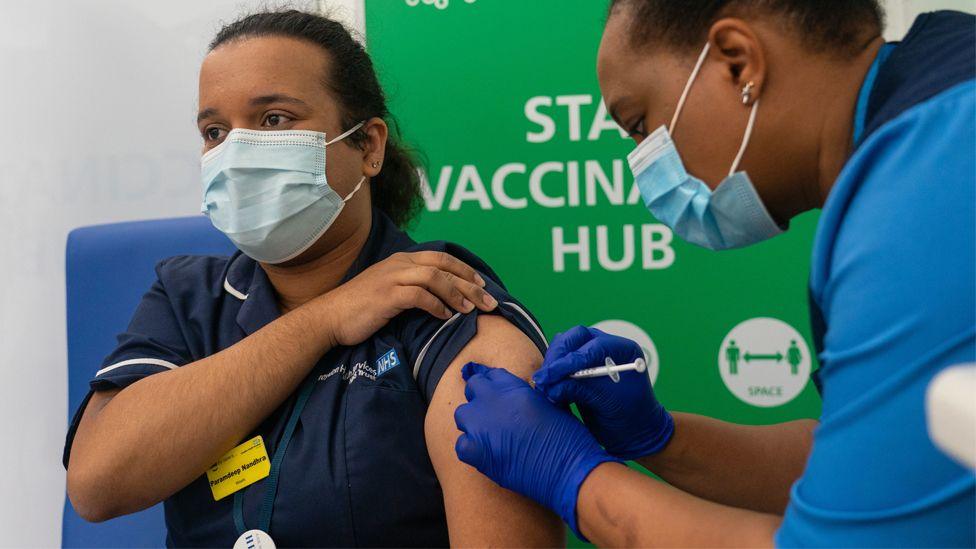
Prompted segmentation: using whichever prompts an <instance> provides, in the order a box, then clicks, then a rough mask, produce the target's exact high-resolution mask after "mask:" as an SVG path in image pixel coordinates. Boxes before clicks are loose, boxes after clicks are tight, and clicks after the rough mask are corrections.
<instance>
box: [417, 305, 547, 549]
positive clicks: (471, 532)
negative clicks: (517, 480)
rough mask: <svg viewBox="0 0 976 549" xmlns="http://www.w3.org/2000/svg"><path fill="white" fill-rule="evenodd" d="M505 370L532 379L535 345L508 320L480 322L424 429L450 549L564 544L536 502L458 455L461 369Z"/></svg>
mask: <svg viewBox="0 0 976 549" xmlns="http://www.w3.org/2000/svg"><path fill="white" fill-rule="evenodd" d="M471 361H474V362H481V363H483V364H487V365H489V366H494V367H498V368H505V369H507V370H509V371H511V372H512V373H514V374H515V375H517V376H519V377H521V378H523V379H528V378H529V377H531V375H532V373H533V372H534V371H535V370H536V369H537V368H538V367H539V365H540V364H541V363H542V355H541V354H540V353H539V351H538V349H536V347H535V345H534V344H533V343H532V342H531V341H530V340H529V338H528V337H526V336H525V334H523V333H522V332H521V331H519V330H518V329H517V328H516V327H515V326H513V325H512V324H511V323H509V322H508V321H507V320H505V319H504V318H502V317H500V316H496V315H481V316H479V317H478V334H477V335H476V336H475V338H474V339H472V340H471V342H470V343H468V345H467V346H466V347H465V348H464V349H463V350H462V351H461V353H460V354H458V356H457V357H456V358H455V359H454V361H453V362H452V363H451V365H450V367H448V369H447V370H446V371H445V372H444V375H443V376H442V377H441V380H440V382H439V383H438V385H437V389H435V391H434V396H433V398H432V399H431V403H430V407H429V408H428V411H427V418H426V421H425V423H424V431H425V433H426V437H427V450H428V452H429V453H430V459H431V462H432V463H433V465H434V470H435V471H436V473H437V478H438V480H440V484H441V487H442V489H443V490H444V507H445V509H446V511H447V523H448V530H449V532H450V536H451V545H452V546H471V545H477V546H497V545H503V546H520V547H530V546H540V547H541V546H544V547H553V546H556V545H563V544H564V543H565V532H564V530H563V526H562V522H561V521H560V520H559V519H558V518H557V517H556V515H555V514H553V513H551V512H550V511H548V510H546V509H545V508H543V507H542V506H540V505H538V504H536V503H535V502H533V501H531V500H529V499H526V498H524V497H522V496H520V495H518V494H515V493H514V492H511V491H509V490H506V489H504V488H502V487H500V486H498V485H497V484H495V483H494V482H493V481H491V480H490V479H488V478H487V477H485V476H483V475H482V474H481V473H479V472H478V471H477V470H476V469H474V468H473V467H471V466H469V465H467V464H465V463H462V462H461V461H460V460H458V458H457V455H456V454H455V453H454V444H455V442H456V441H457V438H458V436H459V435H460V432H459V431H458V430H457V427H456V426H455V424H454V410H455V408H457V407H458V406H459V405H461V404H463V403H464V402H466V400H465V397H464V380H463V379H462V378H461V368H462V367H463V366H464V365H465V364H466V363H468V362H471Z"/></svg>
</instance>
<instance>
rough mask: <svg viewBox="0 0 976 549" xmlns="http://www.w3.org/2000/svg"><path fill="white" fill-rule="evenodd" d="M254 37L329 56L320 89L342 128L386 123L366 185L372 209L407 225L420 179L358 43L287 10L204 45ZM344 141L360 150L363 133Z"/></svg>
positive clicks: (234, 27)
mask: <svg viewBox="0 0 976 549" xmlns="http://www.w3.org/2000/svg"><path fill="white" fill-rule="evenodd" d="M257 36H285V37H290V38H297V39H299V40H304V41H306V42H310V43H312V44H315V45H317V46H319V47H321V48H322V49H323V50H325V51H326V52H328V53H329V54H331V55H332V64H331V67H332V70H331V71H330V73H329V74H327V75H326V76H325V86H326V87H327V88H328V89H329V90H330V91H331V92H332V93H333V94H335V96H336V98H337V99H338V100H339V107H340V109H339V110H340V112H341V113H342V114H341V121H342V126H343V128H351V127H352V126H353V125H355V124H358V123H359V122H360V121H362V120H367V119H369V118H374V117H376V118H382V119H384V120H386V121H387V124H388V125H389V126H390V136H389V137H388V138H387V141H386V155H385V156H384V159H383V168H382V169H381V170H380V173H379V174H378V175H376V177H374V178H373V180H372V185H371V186H370V187H371V188H372V198H373V204H374V205H376V206H377V207H378V208H379V209H380V210H382V211H383V212H384V213H386V215H388V216H389V217H390V219H392V220H393V222H394V223H396V224H397V225H398V226H400V227H404V226H406V225H408V224H409V223H410V221H411V220H413V218H414V217H416V215H417V213H419V211H420V207H421V204H422V200H421V194H420V176H419V174H418V172H417V167H416V164H415V162H414V160H413V158H412V156H411V154H410V152H408V151H407V150H406V149H405V148H404V147H403V146H402V145H401V144H400V143H399V139H398V135H399V131H397V126H396V121H395V120H394V119H393V117H392V116H391V115H390V111H389V110H388V109H387V106H386V94H384V93H383V88H382V87H380V83H379V80H378V79H377V78H376V71H375V69H374V68H373V61H372V60H371V59H370V57H369V54H367V53H366V50H365V48H363V46H362V44H360V43H359V42H357V41H356V40H355V39H353V37H352V35H351V34H350V33H349V31H348V30H347V29H346V28H345V27H344V26H343V25H342V23H339V22H338V21H334V20H332V19H329V18H327V17H323V16H321V15H316V14H312V13H305V12H301V11H297V10H287V11H272V12H264V13H255V14H252V15H248V16H245V17H243V18H241V19H238V20H237V21H234V22H233V23H230V24H228V25H225V26H224V28H222V29H220V32H218V33H217V36H215V37H214V39H213V41H212V42H210V50H211V51H212V50H213V49H215V48H217V47H218V46H220V45H221V44H224V43H226V42H229V41H232V40H236V39H242V38H253V37H257ZM349 139H350V140H351V141H352V143H353V144H355V145H357V146H362V144H363V143H364V142H365V140H366V133H365V132H363V131H362V130H360V131H357V132H355V133H353V134H352V135H350V136H349Z"/></svg>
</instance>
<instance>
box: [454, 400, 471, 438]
mask: <svg viewBox="0 0 976 549" xmlns="http://www.w3.org/2000/svg"><path fill="white" fill-rule="evenodd" d="M470 406H471V405H470V404H462V405H460V406H458V407H457V408H455V409H454V425H456V426H457V428H458V431H461V432H462V433H467V432H468V429H467V417H468V410H469V409H470Z"/></svg>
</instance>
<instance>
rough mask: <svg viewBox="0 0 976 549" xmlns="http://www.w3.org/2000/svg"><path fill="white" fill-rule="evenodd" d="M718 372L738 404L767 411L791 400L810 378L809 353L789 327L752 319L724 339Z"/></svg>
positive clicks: (767, 320)
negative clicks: (742, 403) (758, 407)
mask: <svg viewBox="0 0 976 549" xmlns="http://www.w3.org/2000/svg"><path fill="white" fill-rule="evenodd" d="M718 371H719V372H720V373H721V374H722V381H724V382H725V386H726V387H728V389H729V391H730V392H731V393H732V394H733V395H735V396H736V397H738V398H739V400H741V401H743V402H746V403H749V404H752V405H753V406H761V407H764V408H769V407H773V406H782V405H783V404H786V403H787V402H789V401H791V400H793V399H794V398H796V397H797V395H799V394H800V393H801V392H802V391H803V388H804V387H806V385H807V380H808V379H809V378H810V349H809V348H808V347H807V343H806V341H805V340H804V339H803V336H801V335H800V333H799V332H797V331H796V330H795V329H794V328H793V327H792V326H790V325H789V324H787V323H785V322H783V321H782V320H777V319H775V318H752V319H749V320H746V321H745V322H742V323H740V324H739V325H737V326H736V327H735V328H732V330H731V331H730V332H729V333H728V335H726V336H725V339H724V340H722V345H721V347H719V350H718Z"/></svg>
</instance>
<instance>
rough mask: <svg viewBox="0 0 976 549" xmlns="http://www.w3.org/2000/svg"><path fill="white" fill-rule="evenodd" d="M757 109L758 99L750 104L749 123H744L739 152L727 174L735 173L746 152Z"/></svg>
mask: <svg viewBox="0 0 976 549" xmlns="http://www.w3.org/2000/svg"><path fill="white" fill-rule="evenodd" d="M758 111H759V100H758V99H756V102H755V103H753V104H752V112H751V113H749V124H747V125H746V133H745V135H743V136H742V145H741V146H739V154H737V155H735V161H733V162H732V169H730V170H729V175H732V174H734V173H735V170H737V169H738V168H739V163H740V162H742V157H743V156H744V155H745V154H746V147H748V146H749V140H750V139H752V128H753V127H754V126H755V125H756V113H757V112H758Z"/></svg>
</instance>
